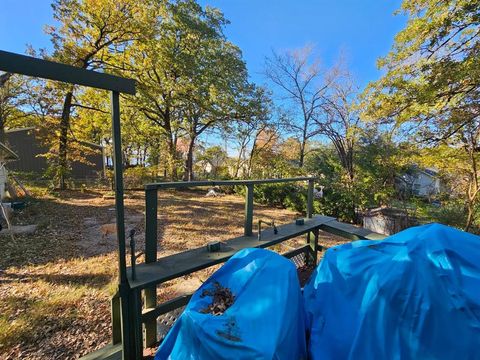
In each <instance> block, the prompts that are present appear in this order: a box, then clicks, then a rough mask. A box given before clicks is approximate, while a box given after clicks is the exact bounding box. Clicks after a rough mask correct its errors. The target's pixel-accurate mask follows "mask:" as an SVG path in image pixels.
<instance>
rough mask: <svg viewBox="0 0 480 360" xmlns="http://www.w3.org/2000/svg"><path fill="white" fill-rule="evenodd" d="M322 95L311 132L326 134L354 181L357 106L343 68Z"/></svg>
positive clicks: (353, 92) (357, 130)
mask: <svg viewBox="0 0 480 360" xmlns="http://www.w3.org/2000/svg"><path fill="white" fill-rule="evenodd" d="M341 74H342V75H341V76H337V77H336V78H335V79H334V80H333V81H332V83H331V84H330V87H329V89H327V91H326V92H325V94H324V95H323V97H322V99H323V103H322V104H321V106H320V108H319V109H318V110H317V111H315V113H314V114H313V120H314V126H315V127H314V129H313V131H312V135H324V136H326V137H327V138H328V139H329V140H330V141H331V142H332V144H333V146H334V147H335V150H336V152H337V155H338V158H339V160H340V163H341V164H342V167H343V169H344V170H345V172H346V174H347V176H348V179H349V180H350V182H353V181H354V175H355V174H354V163H353V162H354V152H355V144H356V142H357V140H358V138H359V137H360V135H361V133H362V132H361V129H360V127H361V122H360V116H359V114H358V111H357V109H356V103H355V102H356V97H357V88H356V86H355V85H354V83H353V81H352V77H351V75H350V74H349V73H348V72H346V71H342V72H341Z"/></svg>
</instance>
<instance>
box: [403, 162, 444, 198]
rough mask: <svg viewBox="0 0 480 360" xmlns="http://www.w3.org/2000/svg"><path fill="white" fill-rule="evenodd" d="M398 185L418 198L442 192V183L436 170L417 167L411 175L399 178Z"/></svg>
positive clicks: (407, 174)
mask: <svg viewBox="0 0 480 360" xmlns="http://www.w3.org/2000/svg"><path fill="white" fill-rule="evenodd" d="M398 179H399V181H397V183H398V185H399V186H400V187H401V188H403V189H405V190H409V191H411V192H412V194H414V195H417V196H431V195H436V194H438V193H439V192H440V191H441V181H440V177H439V176H438V172H437V171H436V170H435V169H421V168H419V167H415V168H414V169H412V171H410V172H409V173H406V174H403V175H401V176H399V177H398Z"/></svg>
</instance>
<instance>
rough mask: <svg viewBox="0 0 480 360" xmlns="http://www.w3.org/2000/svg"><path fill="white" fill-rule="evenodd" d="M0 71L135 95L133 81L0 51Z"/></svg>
mask: <svg viewBox="0 0 480 360" xmlns="http://www.w3.org/2000/svg"><path fill="white" fill-rule="evenodd" d="M0 70H2V71H5V72H8V73H15V74H21V75H26V76H33V77H38V78H43V79H49V80H55V81H61V82H65V83H68V84H73V85H83V86H89V87H93V88H97V89H103V90H111V91H117V92H120V93H125V94H135V81H134V80H132V79H126V78H121V77H119V76H115V75H110V74H105V73H100V72H97V71H92V70H86V69H82V68H79V67H76V66H71V65H66V64H60V63H57V62H53V61H49V60H43V59H37V58H34V57H31V56H26V55H20V54H14V53H11V52H8V51H3V50H0Z"/></svg>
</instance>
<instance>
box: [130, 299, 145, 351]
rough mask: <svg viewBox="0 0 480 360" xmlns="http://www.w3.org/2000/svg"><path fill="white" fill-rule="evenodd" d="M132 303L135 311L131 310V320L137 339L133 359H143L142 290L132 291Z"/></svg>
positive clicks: (133, 348)
mask: <svg viewBox="0 0 480 360" xmlns="http://www.w3.org/2000/svg"><path fill="white" fill-rule="evenodd" d="M130 295H131V297H130V304H131V307H132V309H133V311H131V312H130V315H131V318H130V319H131V322H132V327H133V329H132V337H133V338H134V339H135V342H134V344H133V346H132V353H133V359H137V360H138V359H142V358H143V348H142V340H141V339H142V298H141V291H139V290H133V291H130Z"/></svg>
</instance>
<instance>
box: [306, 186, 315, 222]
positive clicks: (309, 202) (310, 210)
mask: <svg viewBox="0 0 480 360" xmlns="http://www.w3.org/2000/svg"><path fill="white" fill-rule="evenodd" d="M313 185H314V183H313V179H310V180H308V192H307V218H309V219H310V218H312V216H313Z"/></svg>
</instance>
